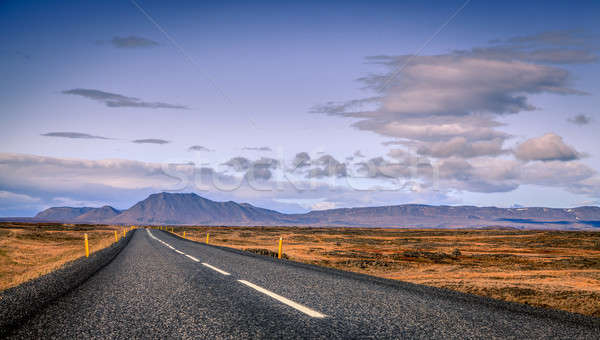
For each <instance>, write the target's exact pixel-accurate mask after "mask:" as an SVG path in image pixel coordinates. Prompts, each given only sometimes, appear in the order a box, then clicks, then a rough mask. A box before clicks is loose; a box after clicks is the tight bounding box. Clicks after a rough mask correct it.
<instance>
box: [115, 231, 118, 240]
mask: <svg viewBox="0 0 600 340" xmlns="http://www.w3.org/2000/svg"><path fill="white" fill-rule="evenodd" d="M115 242H119V235H118V234H117V231H116V230H115Z"/></svg>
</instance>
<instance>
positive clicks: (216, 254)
mask: <svg viewBox="0 0 600 340" xmlns="http://www.w3.org/2000/svg"><path fill="white" fill-rule="evenodd" d="M583 320H584V321H585V319H583ZM599 331H600V329H599V328H598V323H593V322H592V323H589V322H581V319H579V318H578V317H573V318H571V317H569V315H568V314H564V315H562V314H560V313H558V314H556V313H548V315H545V314H544V313H543V312H539V311H535V310H533V309H531V308H520V307H519V306H516V305H512V304H504V303H497V302H494V301H491V300H487V299H480V298H474V297H472V296H468V295H463V294H459V293H450V292H447V291H444V290H440V289H435V288H429V287H424V286H417V285H412V284H406V283H402V282H397V283H396V282H391V281H388V280H382V279H376V278H370V277H367V276H363V275H357V274H351V273H345V272H340V271H335V270H329V269H325V268H319V267H314V266H309V265H302V264H296V263H290V262H288V261H277V260H273V259H271V258H265V257H261V256H256V255H245V254H243V253H242V252H237V251H229V250H225V249H221V248H218V247H212V246H207V245H204V244H200V243H195V242H191V241H188V240H183V239H180V238H178V237H176V236H174V235H171V234H168V233H166V232H163V231H158V230H143V229H138V230H136V231H135V234H134V235H133V237H132V239H131V241H130V243H129V244H128V245H127V246H126V247H125V249H123V251H122V252H121V253H120V254H119V255H118V256H117V257H116V258H115V259H114V260H113V261H112V262H111V263H110V264H109V265H107V266H106V267H104V268H103V269H102V270H100V271H99V272H98V273H96V274H95V275H94V276H92V277H91V278H90V279H89V280H87V281H86V282H85V283H83V284H82V285H81V286H79V287H78V288H77V289H75V290H73V291H71V292H69V293H68V294H66V295H65V296H62V297H61V298H59V299H57V300H56V301H54V302H53V303H51V304H50V305H49V306H47V307H45V308H44V309H42V310H40V311H39V313H38V314H37V315H35V316H34V317H32V318H31V319H29V320H27V321H26V322H24V323H23V324H22V325H20V326H19V328H17V329H16V330H15V332H14V333H13V334H12V335H11V337H13V338H69V339H75V338H79V339H83V338H86V339H87V338H99V339H106V338H123V339H124V338H161V339H166V338H190V339H191V338H196V339H198V338H207V339H219V338H235V339H240V338H323V339H331V338H396V339H397V338H427V339H436V338H438V339H451V338H460V339H464V338H486V339H489V338H515V339H524V338H530V339H542V338H564V339H576V338H583V339H598V337H599V334H600V333H599Z"/></svg>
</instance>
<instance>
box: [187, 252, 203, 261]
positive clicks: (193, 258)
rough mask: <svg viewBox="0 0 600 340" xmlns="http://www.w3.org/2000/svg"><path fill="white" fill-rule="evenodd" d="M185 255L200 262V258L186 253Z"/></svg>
mask: <svg viewBox="0 0 600 340" xmlns="http://www.w3.org/2000/svg"><path fill="white" fill-rule="evenodd" d="M185 256H187V257H189V258H190V259H192V260H193V261H196V262H200V260H198V259H197V258H195V257H193V256H192V255H188V254H185Z"/></svg>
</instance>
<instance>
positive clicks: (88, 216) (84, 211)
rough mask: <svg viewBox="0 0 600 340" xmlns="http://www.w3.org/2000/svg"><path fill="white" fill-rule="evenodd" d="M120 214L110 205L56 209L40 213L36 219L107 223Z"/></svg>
mask: <svg viewBox="0 0 600 340" xmlns="http://www.w3.org/2000/svg"><path fill="white" fill-rule="evenodd" d="M120 213H121V211H120V210H117V209H115V208H113V207H111V206H108V205H105V206H103V207H100V208H91V207H81V208H72V207H56V208H48V209H46V210H44V211H41V212H39V213H38V214H37V215H35V217H34V219H39V220H47V221H56V222H79V223H105V222H106V221H108V220H110V219H112V218H114V217H115V216H117V215H119V214H120Z"/></svg>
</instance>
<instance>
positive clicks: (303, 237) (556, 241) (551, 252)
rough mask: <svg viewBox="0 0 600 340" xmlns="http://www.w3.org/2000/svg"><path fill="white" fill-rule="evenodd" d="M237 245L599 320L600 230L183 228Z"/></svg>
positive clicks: (191, 233) (200, 237)
mask: <svg viewBox="0 0 600 340" xmlns="http://www.w3.org/2000/svg"><path fill="white" fill-rule="evenodd" d="M184 230H185V231H186V234H187V237H188V238H191V239H194V240H196V241H200V242H203V241H204V240H205V237H206V236H205V235H206V232H210V235H211V243H212V244H216V245H222V246H228V247H233V248H237V249H248V248H264V249H268V250H270V251H277V242H278V239H279V236H283V238H284V247H283V249H284V253H285V254H287V255H288V256H289V257H290V258H291V259H292V260H295V261H300V262H306V263H313V264H318V265H322V266H328V267H333V268H339V269H343V270H349V271H354V272H359V273H365V274H369V275H374V276H379V277H384V278H389V279H396V280H403V281H408V282H413V283H419V284H425V285H430V286H436V287H442V288H448V289H453V290H458V291H462V292H466V293H472V294H478V295H483V296H489V297H493V298H497V299H502V300H507V301H514V302H520V303H526V304H531V305H535V306H540V307H548V308H555V309H562V310H566V311H570V312H574V313H580V314H586V315H592V316H596V317H600V233H597V232H570V231H569V232H567V231H519V230H464V229H454V230H448V229H443V230H439V229H421V230H414V229H412V230H411V229H362V228H345V229H344V228H233V227H232V228H215V227H212V228H211V227H194V228H192V227H188V228H176V232H177V233H178V234H179V235H181V234H182V232H183V231H184Z"/></svg>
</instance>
